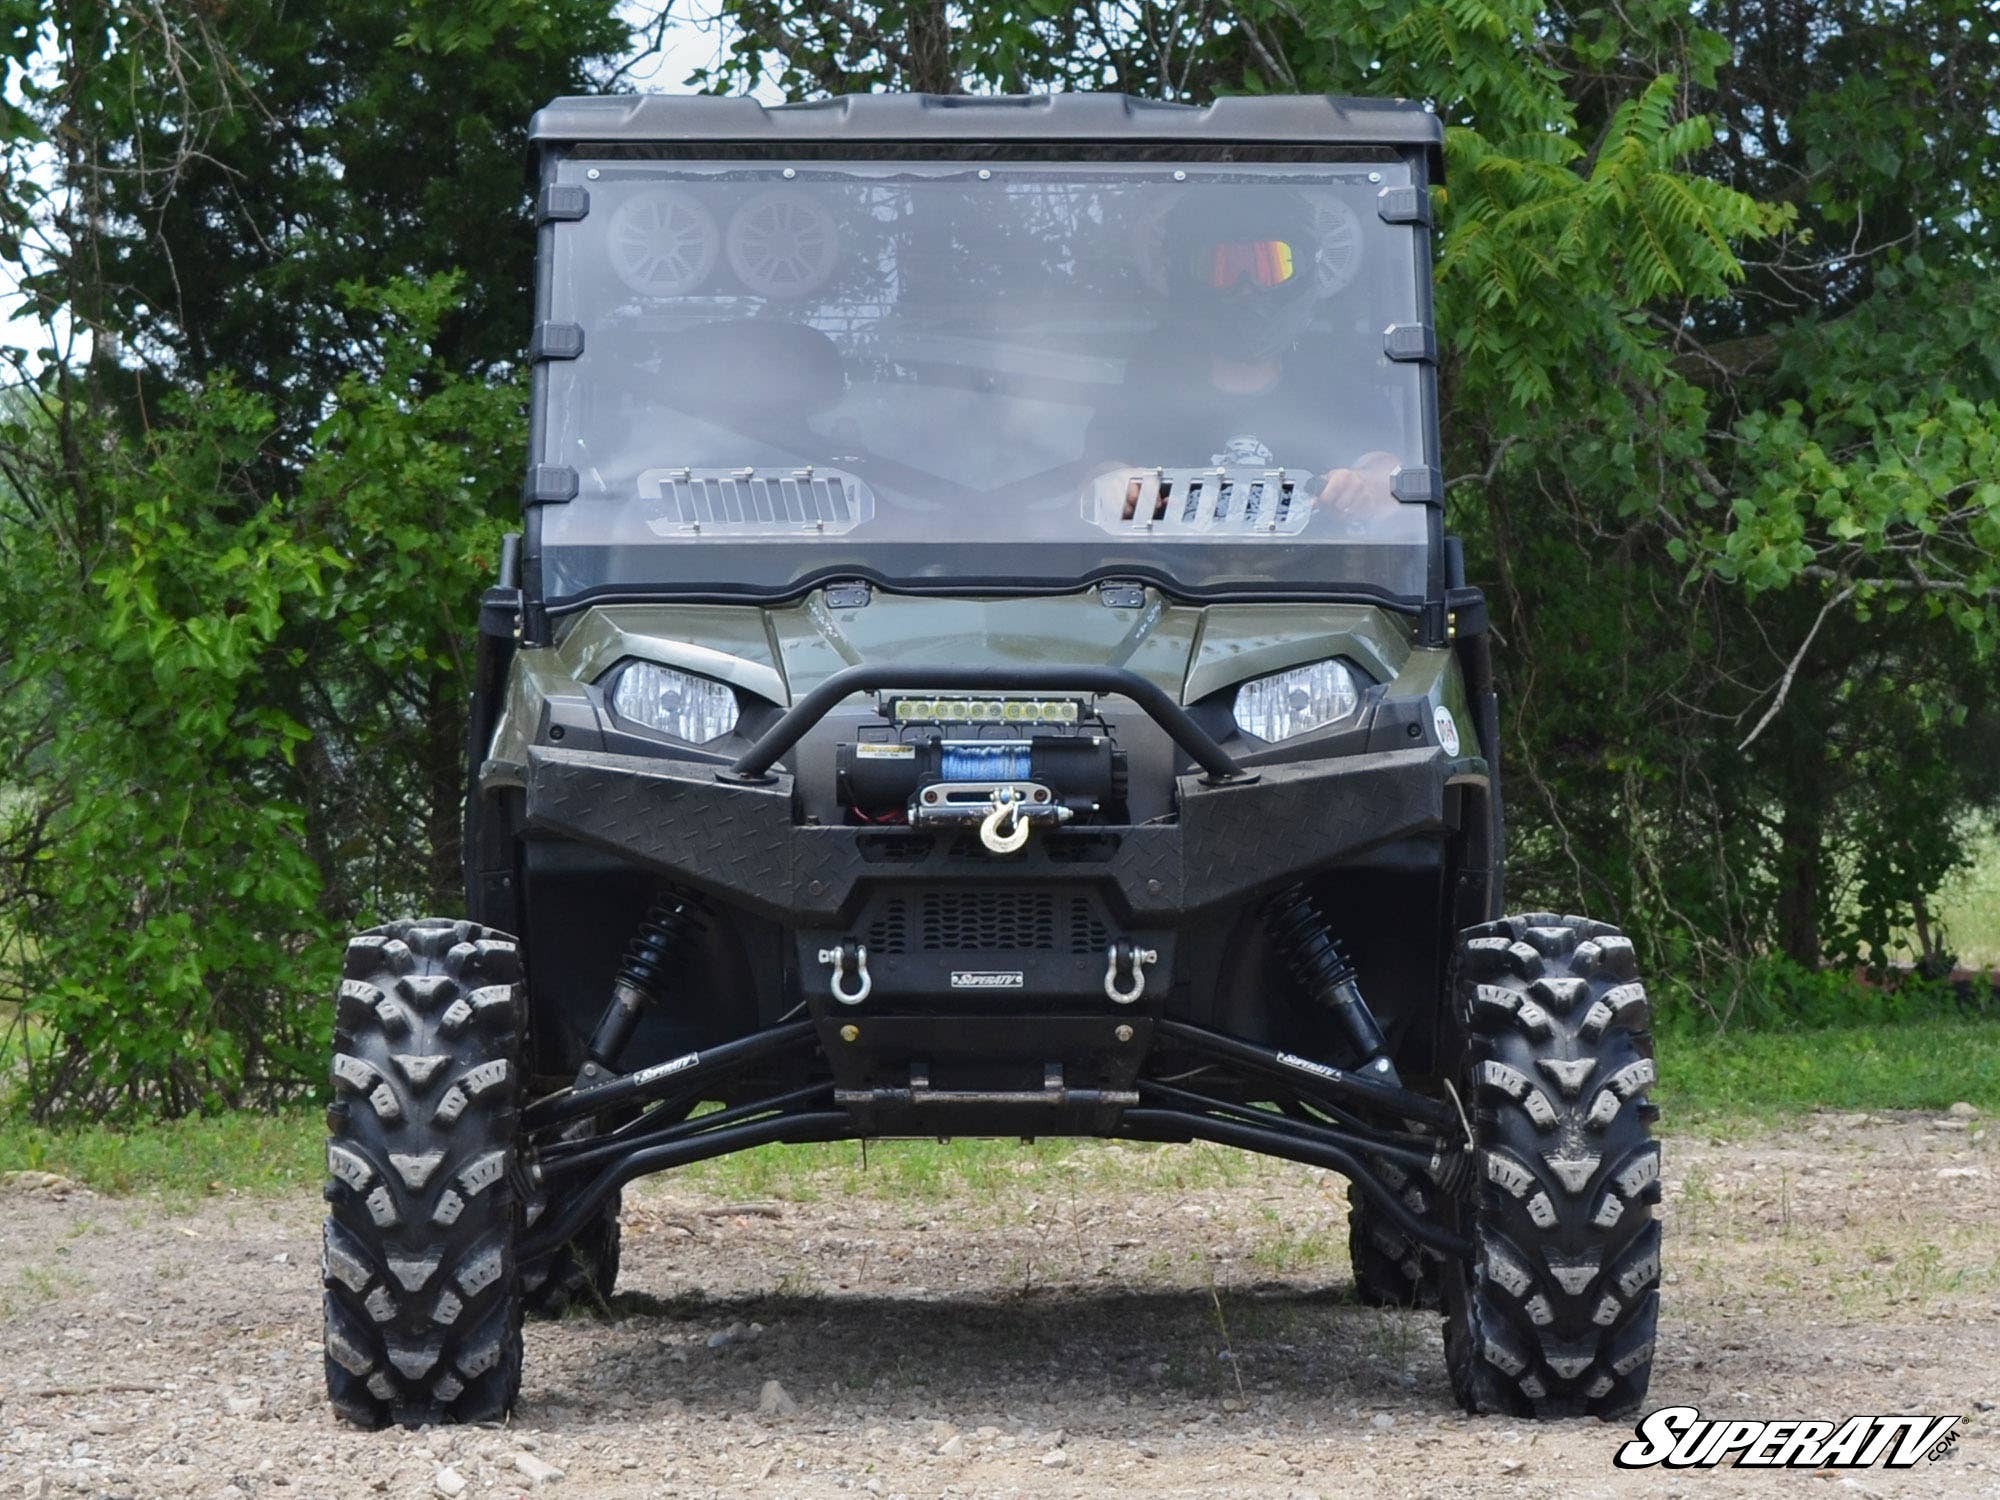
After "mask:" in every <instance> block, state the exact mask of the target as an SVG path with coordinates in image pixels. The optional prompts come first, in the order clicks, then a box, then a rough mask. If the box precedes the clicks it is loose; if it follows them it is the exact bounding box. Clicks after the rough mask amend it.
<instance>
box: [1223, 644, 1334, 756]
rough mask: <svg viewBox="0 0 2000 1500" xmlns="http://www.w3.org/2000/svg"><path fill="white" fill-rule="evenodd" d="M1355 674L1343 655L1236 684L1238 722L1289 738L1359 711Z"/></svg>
mask: <svg viewBox="0 0 2000 1500" xmlns="http://www.w3.org/2000/svg"><path fill="white" fill-rule="evenodd" d="M1360 702H1361V692H1360V689H1358V688H1357V687H1356V686H1355V684H1354V674H1353V672H1351V671H1349V670H1348V669H1347V667H1345V666H1344V665H1342V664H1341V663H1340V662H1337V661H1316V662H1313V663H1312V664H1311V665H1309V666H1303V667H1293V668H1292V669H1291V670H1289V671H1286V672H1273V673H1272V674H1271V675H1270V676H1269V677H1259V678H1256V679H1255V680H1253V681H1250V682H1246V683H1244V684H1243V686H1241V687H1240V688H1238V689H1237V690H1236V727H1237V728H1238V729H1240V730H1242V731H1243V732H1244V733H1245V734H1248V735H1254V736H1255V737H1256V738H1258V739H1260V740H1270V741H1274V742H1275V741H1277V740H1288V739H1290V738H1292V736H1294V735H1299V734H1304V733H1305V732H1306V731H1307V730H1309V729H1318V728H1320V727H1321V726H1322V725H1326V724H1331V723H1333V722H1334V721H1335V720H1336V719H1344V718H1346V717H1347V716H1348V715H1349V714H1351V713H1353V712H1354V710H1355V707H1356V705H1358V704H1359V703H1360Z"/></svg>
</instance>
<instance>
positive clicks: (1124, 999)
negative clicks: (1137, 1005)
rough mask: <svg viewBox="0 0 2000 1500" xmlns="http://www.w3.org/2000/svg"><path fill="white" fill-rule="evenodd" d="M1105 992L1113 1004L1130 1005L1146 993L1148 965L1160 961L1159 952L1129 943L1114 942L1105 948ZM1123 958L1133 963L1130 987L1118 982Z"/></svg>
mask: <svg viewBox="0 0 2000 1500" xmlns="http://www.w3.org/2000/svg"><path fill="white" fill-rule="evenodd" d="M1105 958H1106V960H1107V961H1106V963H1105V965H1104V993H1105V994H1106V995H1107V996H1109V997H1110V999H1111V1003H1112V1004H1113V1005H1130V1004H1131V1003H1132V1002H1133V1001H1134V1000H1137V999H1138V998H1139V997H1140V996H1141V995H1143V994H1145V993H1146V966H1147V965H1148V964H1154V963H1158V962H1159V961H1160V955H1159V953H1158V952H1157V951H1156V950H1154V949H1152V948H1134V947H1132V946H1131V945H1130V944H1129V943H1113V944H1112V945H1111V946H1110V947H1109V948H1107V949H1106V950H1105ZM1121 959H1123V960H1125V961H1127V962H1129V963H1130V964H1131V965H1132V983H1131V985H1130V987H1129V988H1128V987H1125V986H1121V985H1120V984H1119V983H1118V965H1119V961H1120V960H1121Z"/></svg>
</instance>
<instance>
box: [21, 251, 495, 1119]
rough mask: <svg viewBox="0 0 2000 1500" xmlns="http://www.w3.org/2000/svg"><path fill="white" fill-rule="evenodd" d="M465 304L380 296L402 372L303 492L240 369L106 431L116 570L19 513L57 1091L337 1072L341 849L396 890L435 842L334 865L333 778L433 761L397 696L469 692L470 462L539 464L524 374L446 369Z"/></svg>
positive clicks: (75, 1093)
mask: <svg viewBox="0 0 2000 1500" xmlns="http://www.w3.org/2000/svg"><path fill="white" fill-rule="evenodd" d="M453 295H454V287H453V285H452V283H451V282H450V281H449V280H447V281H445V282H442V283H440V284H437V285H434V286H428V287H412V286H407V285H405V286H399V287H394V288H391V289H389V290H387V291H385V292H380V293H365V294H357V296H356V298H355V301H356V305H357V307H359V308H363V309H365V310H367V311H368V312H369V313H371V314H372V315H373V316H374V317H375V318H376V320H377V321H376V324H375V326H374V328H373V329H372V330H370V335H369V336H370V339H371V345H370V346H371V347H372V348H373V350H374V351H375V353H376V356H377V358H376V361H375V363H376V367H377V371H378V373H377V374H376V375H375V376H374V377H373V378H365V379H364V378H363V377H361V376H359V375H356V376H352V377H350V378H349V379H348V380H347V381H345V382H344V383H343V384H342V386H341V388H340V390H339V391H338V392H337V393H336V395H335V398H334V403H333V406H332V408H331V410H330V412H329V413H328V415H327V416H326V417H325V418H324V420H323V421H322V422H321V423H320V425H319V427H318V429H317V431H316V432H315V433H314V435H313V450H312V457H311V458H310V460H309V461H308V463H307V464H306V466H305V467H304V469H303V470H302V471H301V473H300V480H299V484H298V486H297V491H296V493H295V494H293V495H291V496H274V497H263V496H260V495H258V494H257V493H256V491H255V490H254V488H253V485H254V484H255V476H256V475H258V474H259V473H261V472H263V465H264V463H265V461H266V459H267V458H268V445H269V444H270V442H271V441H272V438H273V432H274V428H275V425H276V424H275V421H274V418H273V416H272V412H271V408H270V404H269V403H268V402H267V401H266V400H264V399H262V398H259V397H256V396H253V395H251V394H249V393H247V392H245V391H243V390H242V389H240V388H239V387H237V386H236V385H234V384H233V383H231V382H229V381H227V380H222V379H217V380H213V381H210V382H208V383H207V384H206V385H205V386H204V387H203V388H202V389H201V391H200V392H199V393H198V394H197V395H193V396H189V397H185V398H176V400H175V401H174V403H173V404H172V407H171V409H170V410H169V412H168V413H167V414H166V415H167V417H168V420H165V421H162V422H160V423H158V424H157V425H155V426H153V427H152V428H150V429H149V430H148V431H147V432H146V433H145V434H144V435H143V437H142V438H140V439H137V440H135V441H132V442H130V443H126V444H113V443H110V442H108V441H107V442H106V443H104V444H103V445H102V447H103V451H104V452H105V453H106V454H107V455H108V456H113V457H115V458H116V459H117V460H118V461H117V462H116V463H113V462H110V461H106V462H104V463H101V464H99V465H97V466H96V467H95V468H94V470H93V473H92V476H91V478H92V486H93V496H92V498H93V501H94V504H95V506H96V508H97V513H98V514H99V515H100V516H101V517H102V518H103V520H104V522H105V535H104V539H103V545H102V547H101V549H100V552H99V560H98V561H97V562H96V564H95V566H94V567H92V568H91V570H90V571H89V573H88V575H87V576H85V577H82V578H80V579H71V580H67V581H65V579H64V578H63V577H62V574H63V573H64V572H65V571H66V570H69V569H72V568H74V567H75V566H76V564H77V561H78V560H77V559H76V558H74V557H72V556H69V555H66V554H65V553H63V552H62V551H61V550H59V549H55V548H49V547H38V546H35V545H32V543H33V542H34V541H35V540H37V539H36V538H35V537H33V536H31V535H27V534H24V533H23V532H22V531H21V530H20V529H19V524H20V523H18V522H16V523H14V525H15V528H16V529H15V534H14V537H13V541H14V543H15V545H14V547H13V548H12V549H11V550H12V552H13V555H14V557H15V559H16V562H17V566H16V568H14V569H13V570H10V572H9V573H8V575H7V576H6V578H5V579H4V580H0V596H4V600H5V604H4V609H5V614H6V617H7V618H8V619H9V620H10V621H11V622H12V623H13V625H14V626H15V631H16V633H15V635H14V637H13V638H14V640H15V642H16V651H17V655H16V657H15V660H14V663H13V670H14V671H16V672H18V673H19V674H20V675H21V676H22V677H23V679H25V680H27V681H30V682H33V683H35V684H37V685H38V686H39V689H40V691H41V692H42V693H43V694H44V695H45V705H44V708H43V710H42V712H41V714H40V715H39V716H38V723H37V727H38V729H39V731H40V733H41V734H42V735H43V736H44V737H45V738H44V743H43V744H42V745H41V746H40V749H39V751H38V754H37V757H36V761H35V763H34V765H33V772H34V777H33V780H32V782H31V785H35V786H39V787H40V788H41V789H42V797H41V799H40V801H39V804H38V809H37V810H38V812H39V814H40V815H41V826H40V832H39V837H38V842H37V847H36V849H35V851H34V857H33V860H32V863H31V865H30V867H29V872H28V878H27V880H26V881H25V882H24V886H23V889H22V890H21V891H20V893H19V906H18V907H17V908H16V920H17V921H18V923H19V924H20V925H21V927H22V928H23V930H24V931H25V932H27V933H28V934H29V935H30V936H31V937H32V940H33V953H34V956H33V958H32V960H31V961H29V962H28V963H27V964H26V965H25V966H24V967H23V969H22V971H21V972H20V973H18V974H17V975H16V976H15V977H14V982H15V983H16V984H17V985H18V986H19V989H18V991H17V994H18V999H19V1001H20V1003H21V1006H22V1010H21V1017H22V1021H23V1024H24V1026H25V1028H26V1029H25V1031H24V1036H25V1037H26V1039H27V1042H28V1045H27V1047H26V1049H25V1053H24V1057H23V1061H24V1065H25V1069H26V1084H27V1089H28V1094H29V1096H30V1098H31V1099H32V1100H33V1101H35V1103H36V1104H37V1106H38V1107H44V1108H46V1107H49V1106H53V1105H55V1104H58V1103H60V1104H62V1105H66V1106H75V1105H82V1106H85V1107H88V1108H89V1109H91V1110H93V1111H106V1110H113V1111H116V1110H130V1109H133V1108H136V1107H142V1106H143V1107H156V1108H163V1109H166V1110H168V1111H170V1112H176V1113H178V1112H185V1111H188V1110H195V1109H212V1108H216V1107H220V1106H223V1105H227V1104H231V1103H235V1102H237V1101H239V1100H241V1099H243V1098H245V1097H246V1096H267V1095H269V1094H271V1093H272V1092H274V1091H276V1092H279V1093H283V1092H286V1091H290V1090H293V1089H295V1088H296V1087H297V1086H298V1081H299V1080H302V1079H307V1078H310V1077H312V1076H313V1075H314V1074H316V1073H317V1072H318V1071H319V1069H320V1066H321V1059H322V1057H323V1054H324V1051H325V1047H326V1044H327V1040H328V1027H329V1025H330V1016H329V1015H328V1012H327V1009H326V1006H325V1004H324V1001H323V998H322V996H323V994H324V992H325V988H326V985H327V983H328V980H329V976H330V969H329V965H330V964H331V962H332V955H333V953H334V951H335V946H334V930H335V929H336V928H337V927H339V926H341V925H343V924H344V919H345V917H346V912H345V910H343V907H342V904H340V903H335V902H331V901H330V900H329V893H330V881H329V879H328V867H329V865H330V866H331V870H332V873H333V875H334V876H335V877H336V878H339V879H343V880H347V881H350V882H353V881H361V880H367V879H369V878H370V876H371V874H372V877H373V878H374V879H375V880H377V881H380V882H382V883H383V885H386V886H387V887H388V888H389V889H391V890H393V889H395V885H396V884H397V883H401V882H404V881H407V880H408V878H409V875H408V872H407V869H406V868H404V866H405V865H406V863H407V856H406V855H404V856H402V857H401V858H399V859H397V860H395V861H394V864H393V867H392V868H390V869H388V870H385V871H374V872H371V871H369V870H368V868H367V866H366V864H365V862H364V861H361V860H349V861H327V862H326V863H322V860H321V858H320V857H318V856H319V855H320V853H321V850H320V849H319V848H317V847H316V840H317V839H318V838H319V837H320V835H319V833H318V830H316V829H315V828H314V826H313V820H312V818H311V815H310V809H309V808H308V806H307V805H305V804H304V802H303V801H302V800H301V799H300V797H299V795H298V793H299V791H300V790H301V788H303V787H306V786H308V785H310V784H312V783H311V781H310V780H309V778H307V777H306V776H305V775H304V774H303V772H304V771H305V770H306V769H307V767H308V764H309V763H310V762H311V761H313V760H314V759H315V758H317V759H319V760H321V761H322V762H332V768H326V767H323V768H322V775H332V774H337V775H338V777H339V778H341V780H342V781H343V782H344V783H345V786H346V788H347V789H348V790H349V792H350V794H360V795H364V796H365V795H367V793H368V790H369V788H370V787H371V786H379V785H382V784H384V783H385V782H391V781H393V779H394V777H393V768H394V767H395V766H397V765H399V764H400V763H401V762H402V761H403V760H404V758H406V757H407V756H408V755H409V754H410V748H409V746H408V745H407V743H403V742H400V740H399V735H400V733H401V731H402V730H403V728H404V726H405V724H406V723H407V722H408V721H409V720H410V719H411V718H413V717H415V711H414V710H410V709H407V708H403V709H399V707H398V703H397V700H396V698H395V697H394V696H393V691H392V692H391V693H390V695H389V696H386V697H385V694H384V690H385V689H389V690H395V689H401V690H402V691H403V692H404V693H406V694H407V693H408V692H409V691H410V689H411V684H413V683H414V684H417V685H427V684H428V683H429V682H430V681H431V680H433V679H441V680H442V681H443V682H445V683H446V687H445V688H444V689H443V691H444V692H445V693H447V694H449V695H451V696H452V697H454V698H458V697H462V696H463V694H464V693H465V692H466V691H467V689H468V687H469V675H468V673H469V668H468V667H467V664H466V663H465V661H464V659H463V658H464V649H465V648H464V644H463V640H462V633H463V630H464V622H463V618H462V617H463V612H464V611H463V604H462V601H463V600H465V599H467V598H469V597H471V595H472V594H473V593H474V592H475V590H476V588H477V585H478V581H479V580H480V579H481V578H482V577H483V576H486V575H488V574H490V572H491V568H492V564H493V560H494V557H495V554H496V553H497V548H498V533H499V530H500V524H501V523H500V522H499V521H498V520H497V519H495V518H494V517H493V516H492V515H491V514H490V512H491V511H492V510H494V509H496V508H497V507H496V506H495V504H494V498H495V497H494V495H493V494H492V493H491V491H490V490H488V489H484V488H480V487H475V486H474V485H473V484H471V483H469V482H468V479H469V476H470V475H472V474H476V473H492V474H499V473H504V472H508V471H510V470H511V469H512V468H513V467H514V466H515V465H516V464H518V462H519V455H518V453H517V452H516V451H515V446H514V444H515V439H514V436H513V434H514V432H515V431H516V430H517V429H518V427H519V425H520V420H519V419H520V413H519V409H518V408H519V402H518V398H517V396H516V394H515V393H514V392H513V391H512V390H511V389H510V388H509V387H506V386H497V387H496V386H490V385H488V384H486V383H484V382H479V381H469V380H466V379H465V378H463V377H461V376H456V375H453V374H451V373H450V372H446V371H440V370H439V369H438V368H437V363H436V357H435V355H434V354H433V353H432V352H431V350H432V338H433V336H434V334H435V330H436V328H437V324H438V320H439V318H440V317H441V316H442V315H443V314H444V313H445V312H446V311H447V310H448V309H449V308H451V307H452V306H453ZM20 441H21V442H22V444H23V451H29V450H28V447H27V441H28V440H27V439H26V438H22V439H20ZM421 706H422V705H421V704H420V705H418V707H419V708H421ZM314 718H318V719H320V720H321V721H322V722H323V723H324V724H325V725H326V727H325V728H322V729H319V730H317V731H316V730H315V728H314V727H312V724H311V721H312V720H313V719H314ZM370 822H371V820H369V819H366V818H362V819H356V818H353V817H351V816H350V817H348V818H347V819H346V820H345V825H346V826H345V827H343V828H342V829H341V830H340V832H339V833H338V834H335V835H332V836H335V837H352V836H353V834H354V833H355V832H357V831H362V830H366V829H368V827H369V825H370ZM377 826H379V825H377ZM376 888H377V889H380V888H381V887H379V886H378V887H376ZM363 894H364V896H365V895H369V894H373V892H372V891H364V893H363Z"/></svg>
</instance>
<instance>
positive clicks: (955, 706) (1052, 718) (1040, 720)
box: [883, 698, 1083, 724]
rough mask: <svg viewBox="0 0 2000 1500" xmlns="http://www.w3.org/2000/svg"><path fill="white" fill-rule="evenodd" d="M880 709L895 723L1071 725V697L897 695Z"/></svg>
mask: <svg viewBox="0 0 2000 1500" xmlns="http://www.w3.org/2000/svg"><path fill="white" fill-rule="evenodd" d="M883 712H884V713H885V714H886V715H888V717H889V719H890V720H891V721H893V722H894V723H897V724H1075V723H1076V722H1077V721H1078V720H1079V719H1081V718H1082V717H1083V705H1082V704H1081V703H1079V702H1078V701H1077V700H1076V699H1074V698H897V699H895V700H893V701H891V702H890V703H888V704H887V705H886V706H885V707H884V708H883Z"/></svg>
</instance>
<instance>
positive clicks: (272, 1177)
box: [0, 1109, 326, 1201]
mask: <svg viewBox="0 0 2000 1500" xmlns="http://www.w3.org/2000/svg"><path fill="white" fill-rule="evenodd" d="M324 1132H325V1122H324V1119H323V1117H322V1116H321V1115H320V1114H319V1113H318V1112H317V1111H312V1110H303V1109H301V1110H289V1111H286V1112H284V1113H281V1114H272V1115H260V1114H247V1113H245V1114H229V1115H218V1116H215V1117H214V1118H212V1119H205V1120H193V1119H190V1120H165V1121H160V1122H157V1123H148V1124H141V1125H135V1126H132V1127H130V1128H125V1127H121V1126H114V1125H84V1126H78V1127H65V1128H53V1127H49V1126H45V1125H30V1124H27V1123H25V1122H20V1121H10V1122H8V1123H6V1124H0V1172H19V1171H29V1172H54V1173H55V1174H57V1175H58V1176H61V1177H67V1178H69V1179H71V1180H72V1181H74V1182H80V1183H82V1184H83V1185H84V1186H86V1187H90V1188H95V1189H96V1190H97V1191H99V1192H104V1193H136V1192H148V1193H156V1194H158V1195H159V1196H161V1197H162V1198H165V1199H167V1200H169V1201H173V1200H182V1201H192V1200H194V1199H197V1198H201V1197H206V1196H210V1195H213V1194H218V1193H225V1192H234V1193H255V1194H274V1193H288V1192H293V1191H295V1190H297V1189H300V1188H305V1187H317V1186H318V1185H319V1184H320V1182H321V1180H322V1179H323V1178H324V1177H325V1175H326V1155H325V1145H324Z"/></svg>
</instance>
